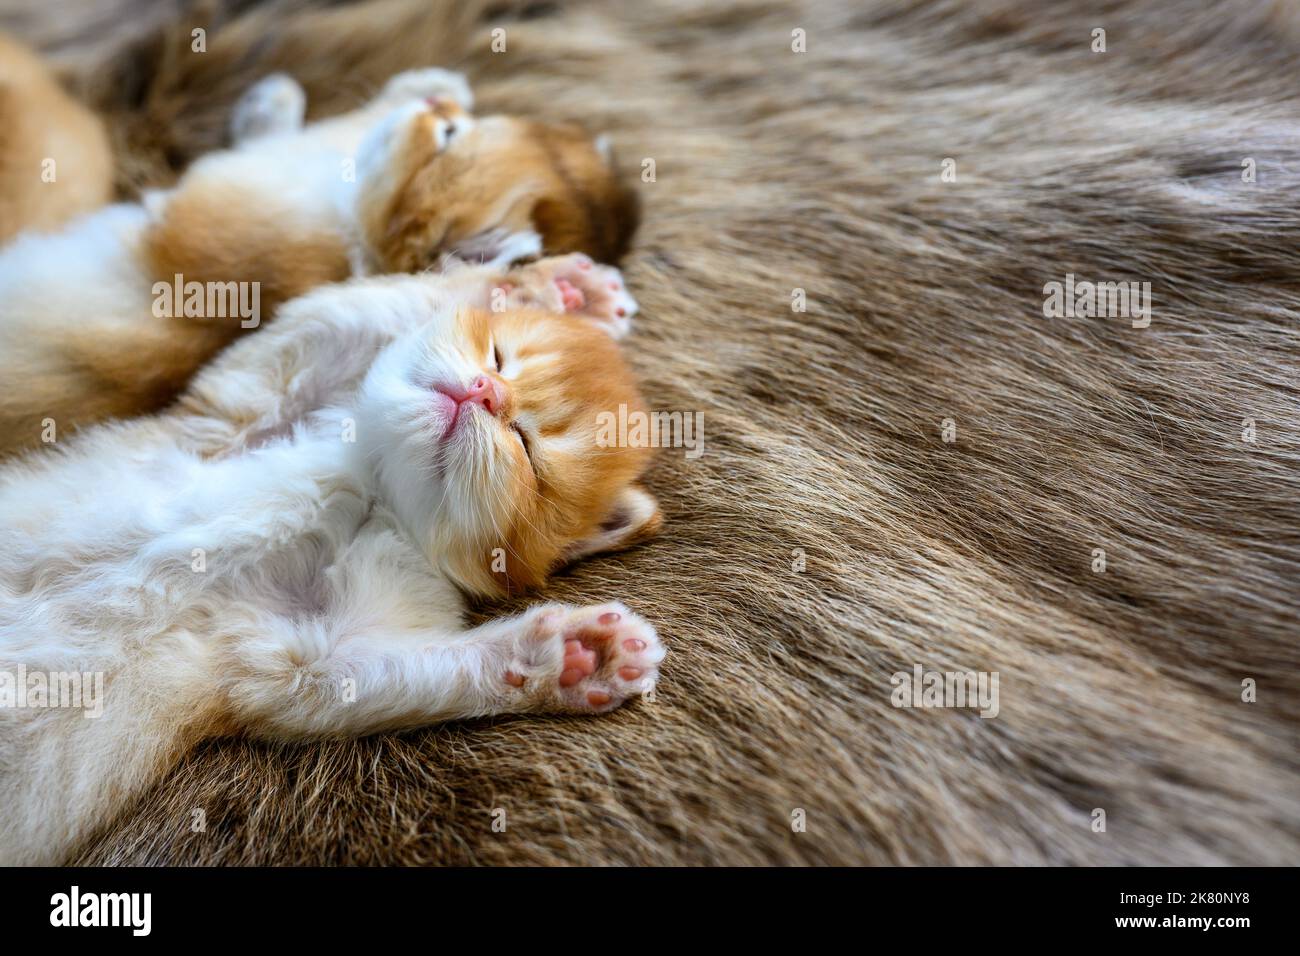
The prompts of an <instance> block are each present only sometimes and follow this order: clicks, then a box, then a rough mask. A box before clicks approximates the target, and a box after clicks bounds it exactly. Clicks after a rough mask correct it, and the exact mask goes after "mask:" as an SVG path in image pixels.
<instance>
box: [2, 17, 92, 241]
mask: <svg viewBox="0 0 1300 956" xmlns="http://www.w3.org/2000/svg"><path fill="white" fill-rule="evenodd" d="M49 160H53V162H54V166H53V172H54V178H53V180H52V181H49V182H47V181H45V179H43V178H42V173H43V172H44V170H45V167H44V165H43V164H45V163H46V162H47V161H49ZM112 189H113V162H112V154H111V152H110V150H109V143H108V135H107V133H106V132H105V131H104V127H103V124H102V123H101V122H100V120H99V119H98V118H97V117H96V116H95V115H94V114H93V113H91V112H90V111H89V110H87V109H86V108H85V107H83V106H82V105H81V104H79V103H77V102H76V101H75V100H73V99H72V98H71V97H70V96H68V94H67V93H65V92H64V91H63V89H62V88H61V87H60V86H59V85H58V83H57V82H55V80H54V77H53V76H52V75H51V74H50V72H49V70H48V69H46V67H45V66H44V64H43V63H42V62H41V61H40V60H39V59H38V58H37V57H36V56H35V55H33V54H32V53H31V52H29V51H28V50H27V49H26V48H25V47H23V46H21V45H19V44H18V43H16V42H15V41H13V40H12V39H10V38H8V37H6V36H4V35H2V34H0V243H4V242H7V241H8V240H9V239H10V238H12V237H13V236H14V235H15V234H16V233H17V232H18V231H19V230H21V229H25V228H29V229H41V230H45V229H53V228H55V227H56V226H59V225H61V224H62V223H64V222H66V221H67V220H69V219H71V218H73V217H74V216H77V215H80V214H81V213H84V212H88V211H90V210H92V209H95V208H98V207H99V206H102V205H104V204H105V203H106V202H108V201H109V199H110V198H111V196H112Z"/></svg>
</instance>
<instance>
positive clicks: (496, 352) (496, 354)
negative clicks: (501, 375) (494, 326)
mask: <svg viewBox="0 0 1300 956" xmlns="http://www.w3.org/2000/svg"><path fill="white" fill-rule="evenodd" d="M492 361H493V362H494V363H495V364H494V365H493V366H492V371H494V372H500V371H501V349H499V348H497V344H496V343H495V342H493V343H492Z"/></svg>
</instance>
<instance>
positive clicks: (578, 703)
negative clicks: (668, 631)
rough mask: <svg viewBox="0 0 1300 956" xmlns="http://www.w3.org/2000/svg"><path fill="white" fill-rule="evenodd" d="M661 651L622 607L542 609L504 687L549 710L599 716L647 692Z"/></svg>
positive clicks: (652, 634) (646, 628) (505, 677)
mask: <svg viewBox="0 0 1300 956" xmlns="http://www.w3.org/2000/svg"><path fill="white" fill-rule="evenodd" d="M664 654H665V651H664V647H663V645H662V644H660V643H659V637H658V635H656V634H655V630H654V628H653V627H651V626H650V624H649V623H648V622H647V621H645V620H644V619H643V618H641V617H638V616H637V615H636V614H633V613H632V612H631V611H629V610H628V609H627V608H626V607H624V606H623V605H622V604H618V603H611V604H598V605H595V606H593V607H581V608H571V607H547V608H542V609H541V610H540V611H539V612H538V613H537V616H536V618H535V619H534V620H533V621H532V623H531V625H530V629H529V633H528V634H527V636H526V637H525V638H524V642H523V646H521V648H520V653H519V659H518V660H517V661H515V662H514V663H513V664H511V665H510V667H509V668H508V669H507V670H506V671H505V673H504V674H503V675H502V679H503V680H504V682H505V683H506V684H507V685H508V686H510V687H513V688H515V689H516V690H518V691H520V692H521V693H524V694H527V695H529V696H532V697H534V698H535V699H536V700H537V702H538V704H539V705H540V706H542V707H543V708H544V709H548V710H562V711H569V712H574V713H587V714H590V713H596V714H601V713H605V712H606V711H609V710H613V709H614V708H615V707H617V706H619V705H620V704H621V703H623V702H624V701H625V700H627V699H628V698H629V697H633V696H635V695H637V694H644V693H647V692H648V691H650V690H651V689H652V688H653V687H654V685H655V681H656V680H657V679H658V677H659V662H660V661H662V660H663V659H664Z"/></svg>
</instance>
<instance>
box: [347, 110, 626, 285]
mask: <svg viewBox="0 0 1300 956" xmlns="http://www.w3.org/2000/svg"><path fill="white" fill-rule="evenodd" d="M358 181H359V184H360V186H359V197H358V206H357V212H358V218H359V219H360V222H361V227H362V233H363V236H364V239H365V242H366V246H367V249H368V252H369V254H370V256H371V258H372V259H373V260H374V264H375V267H376V271H379V272H415V271H418V270H420V269H423V268H426V267H427V266H430V265H432V264H435V263H436V262H437V261H438V259H439V257H440V256H442V255H443V254H447V253H450V254H455V255H458V256H459V257H460V258H463V259H465V260H467V261H488V260H493V259H495V258H497V256H498V254H499V253H501V252H502V251H504V249H505V243H506V242H507V241H508V240H510V239H511V238H512V237H518V236H521V235H532V234H535V236H536V237H540V248H534V249H532V250H531V251H532V252H533V253H534V254H536V253H541V252H543V251H545V253H546V254H548V255H555V254H559V253H564V252H585V253H587V254H588V255H590V256H592V257H593V258H595V259H598V260H603V261H613V260H615V259H617V258H618V256H620V255H621V254H622V253H623V251H624V246H625V245H626V243H627V240H628V237H629V236H630V234H631V231H632V229H633V227H634V226H635V224H636V218H637V204H636V197H635V194H634V193H633V192H632V191H631V190H629V189H628V188H627V187H626V186H625V185H623V184H622V183H621V182H620V180H619V178H618V176H617V174H616V171H615V168H614V164H613V162H612V159H611V157H610V154H609V149H608V147H607V146H605V145H604V142H603V140H593V139H592V138H591V137H590V136H589V135H588V134H587V133H586V131H584V130H583V129H582V128H581V127H579V126H576V125H553V124H547V123H539V122H533V121H530V120H523V119H519V118H516V117H510V116H488V117H483V118H479V119H476V118H474V117H472V116H470V115H468V114H467V113H465V112H464V111H463V110H461V109H460V107H458V106H457V105H456V104H454V103H452V102H451V101H450V100H446V99H437V98H435V99H433V100H429V101H419V102H415V103H411V104H408V105H406V106H404V107H402V108H400V109H398V110H396V111H394V112H393V113H392V114H390V115H389V116H388V117H387V118H386V119H385V120H384V122H383V123H382V124H381V125H380V127H379V128H378V129H376V130H374V131H373V132H372V133H371V135H370V136H369V137H368V138H367V141H366V143H365V144H364V145H363V146H362V148H361V152H360V167H359V177H358Z"/></svg>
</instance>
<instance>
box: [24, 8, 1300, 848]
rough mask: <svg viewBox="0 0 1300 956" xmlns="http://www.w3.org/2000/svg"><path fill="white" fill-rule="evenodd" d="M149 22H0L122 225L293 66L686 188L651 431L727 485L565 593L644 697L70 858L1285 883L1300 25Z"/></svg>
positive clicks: (737, 12) (406, 757)
mask: <svg viewBox="0 0 1300 956" xmlns="http://www.w3.org/2000/svg"><path fill="white" fill-rule="evenodd" d="M131 5H132V4H131V3H129V2H125V0H119V7H120V8H121V9H119V10H118V11H116V14H115V15H110V14H109V13H106V12H105V8H107V7H111V6H112V4H111V3H109V4H105V3H99V4H95V5H94V10H95V14H94V16H87V17H84V18H81V19H78V18H77V16H76V15H75V6H76V5H75V4H74V5H72V6H71V7H70V6H68V5H60V6H58V7H57V8H47V9H46V12H45V13H43V14H36V13H32V12H29V13H25V14H21V15H13V16H9V17H6V18H3V20H0V26H3V27H5V28H8V29H12V30H14V31H15V32H17V33H19V34H20V35H21V36H24V37H25V38H27V39H29V40H30V41H33V42H37V43H41V44H43V45H44V46H45V47H46V48H47V50H49V51H51V52H53V53H55V54H56V55H57V56H58V59H59V62H60V63H61V64H62V65H63V66H64V67H65V68H66V69H67V70H68V71H69V76H70V78H71V79H72V80H73V82H74V86H75V88H77V89H78V90H79V91H80V92H81V93H82V94H83V95H84V96H85V97H86V98H87V99H88V100H89V101H90V102H92V103H93V104H94V105H96V106H98V107H99V108H101V109H103V110H105V111H106V113H107V114H108V115H109V117H110V120H111V124H112V129H113V133H114V136H115V141H116V143H117V146H118V149H119V153H120V156H119V159H120V162H121V163H122V175H121V180H122V185H123V187H124V188H131V187H133V186H138V185H141V184H145V183H155V182H162V181H166V180H167V179H168V178H169V177H172V176H174V175H175V172H176V170H177V168H179V167H181V166H183V165H184V164H185V163H186V162H188V161H189V160H191V159H193V158H194V157H195V156H197V155H199V154H200V153H202V152H203V151H204V150H206V149H210V148H212V147H213V146H215V145H217V144H218V142H219V137H220V133H221V130H222V129H223V124H224V121H225V117H226V114H227V112H228V110H229V107H230V104H231V102H232V101H233V100H234V98H235V97H236V96H237V95H238V93H239V92H240V91H241V90H242V89H243V88H245V87H246V86H247V85H248V84H249V83H250V82H252V81H253V80H255V79H257V78H258V77H259V76H261V75H263V74H265V73H268V72H271V71H273V70H285V71H288V72H290V73H293V74H294V75H295V76H297V77H298V78H299V79H300V80H302V81H303V83H304V85H305V86H306V87H307V90H308V93H309V95H310V102H311V103H312V104H313V108H315V109H317V110H320V111H336V110H342V109H344V108H346V107H348V106H351V105H354V104H355V103H356V102H357V101H358V100H359V99H360V98H361V97H363V96H364V95H365V94H366V92H368V91H369V90H372V89H374V88H375V87H376V86H378V84H380V83H381V82H382V81H383V79H384V78H385V77H386V76H388V75H389V74H391V73H392V72H395V71H397V70H400V69H405V68H408V67H413V66H419V65H425V64H438V65H443V66H449V67H453V68H460V69H464V70H465V71H466V72H467V73H468V74H469V78H470V81H471V83H472V84H473V85H474V87H475V91H476V94H477V96H478V101H479V111H480V112H482V113H487V112H492V111H498V110H509V111H512V112H521V113H525V114H532V115H537V116H539V117H543V118H546V119H554V120H571V119H573V120H581V121H583V122H585V123H586V124H588V125H589V126H591V127H592V128H594V129H596V130H602V129H603V130H606V131H608V132H609V133H611V134H612V137H613V142H614V146H615V150H616V152H617V153H618V154H619V155H620V156H621V157H622V158H623V160H624V161H625V163H626V164H627V165H629V166H630V167H631V168H632V169H633V170H635V169H636V168H637V167H638V166H639V163H640V160H641V159H642V158H644V157H652V158H654V159H655V160H656V165H657V181H656V182H653V183H640V184H639V188H640V191H641V198H642V200H643V205H644V218H643V224H642V227H641V231H640V233H639V234H638V236H637V237H636V239H635V240H634V243H633V247H632V251H631V253H630V255H629V256H628V258H627V259H626V260H625V262H624V265H625V269H626V275H627V277H628V281H629V284H630V287H631V289H632V291H633V292H634V294H635V295H636V296H637V298H638V299H639V300H640V301H641V303H642V306H643V312H642V315H641V316H640V318H639V319H638V325H637V328H636V329H635V331H634V332H633V334H632V335H631V336H630V337H629V338H628V339H627V340H626V344H627V347H628V349H629V350H630V355H631V360H632V361H633V363H634V364H635V365H636V367H637V368H638V369H639V371H640V372H641V374H642V376H643V381H644V385H645V391H646V394H647V398H648V400H649V402H650V404H651V405H652V407H654V408H659V409H668V410H689V411H695V410H699V411H703V412H704V414H705V421H706V430H705V438H706V449H705V452H704V454H703V455H702V456H701V457H698V458H695V459H687V458H686V457H685V456H684V454H683V453H682V451H681V450H680V449H678V450H671V449H670V450H667V451H664V452H662V453H661V454H660V455H659V458H658V460H657V463H656V466H655V467H654V469H653V470H652V472H651V475H650V478H649V484H650V485H651V487H653V488H654V489H655V491H656V492H657V493H658V494H659V496H660V498H661V501H662V504H663V506H664V511H665V517H666V524H665V529H664V532H663V534H662V535H661V536H660V537H659V538H658V539H657V540H655V541H654V542H652V543H650V544H648V545H646V546H645V547H642V548H641V549H639V550H637V551H634V552H631V553H629V554H627V555H625V556H622V557H619V558H602V559H596V560H592V561H590V562H588V563H586V564H584V565H581V566H579V567H578V568H576V569H575V570H574V571H573V572H572V573H571V574H568V575H567V576H564V577H562V578H560V579H559V580H557V581H556V582H555V584H554V586H553V587H552V588H550V589H549V592H548V596H553V597H556V598H560V599H564V600H575V601H592V600H599V599H603V598H609V597H618V598H621V599H623V600H625V601H626V603H627V604H628V605H629V606H630V607H632V608H634V609H635V610H638V611H640V612H642V613H643V614H645V616H646V617H648V618H649V619H650V620H651V621H652V622H653V623H654V624H655V626H656V627H657V628H658V629H659V632H660V634H661V635H662V636H663V637H664V639H665V642H666V643H667V645H668V647H669V649H670V652H669V657H668V660H667V661H666V663H665V667H664V670H663V676H662V680H661V682H660V685H659V689H658V693H657V696H656V699H655V700H654V701H653V702H642V703H639V704H636V705H633V706H631V707H628V708H624V709H623V710H621V711H619V712H617V713H614V714H612V715H609V716H604V717H599V718H572V719H569V718H560V719H556V718H549V717H548V718H537V719H532V718H527V719H502V720H497V721H492V722H484V723H476V724H459V725H450V726H442V727H436V728H432V729H430V730H427V731H424V732H420V733H416V734H412V735H408V736H405V737H393V736H386V737H378V738H372V739H368V740H363V741H361V742H357V743H339V744H330V745H322V746H312V747H302V748H293V749H275V748H268V747H265V746H259V745H256V744H251V743H243V742H237V741H229V742H221V743H218V744H213V745H209V746H205V747H204V748H202V749H201V750H200V751H198V752H196V753H194V754H193V755H192V756H191V758H190V759H189V760H188V761H187V762H186V763H185V765H184V766H183V767H182V768H181V769H179V770H178V771H177V772H176V773H174V774H173V775H172V776H171V777H170V778H169V779H168V780H167V781H166V782H165V783H163V784H162V785H161V786H159V787H158V788H157V789H156V790H154V791H153V792H152V793H150V794H149V795H148V796H147V797H146V798H144V799H142V800H141V801H139V803H138V804H137V805H136V806H135V807H134V808H133V809H132V810H130V811H129V812H128V813H126V814H125V815H124V816H123V817H122V818H121V819H119V820H118V821H117V822H116V823H115V824H114V825H113V826H111V827H109V828H108V829H106V830H104V831H103V832H101V833H100V834H99V835H98V836H97V838H95V839H94V840H92V841H91V842H89V843H88V844H87V845H85V846H84V847H83V848H82V849H81V850H80V852H78V853H77V854H76V856H75V859H76V860H77V861H80V862H85V863H109V862H119V863H128V862H130V863H146V862H160V863H161V862H166V863H495V864H501V863H512V864H518V863H534V864H536V863H679V864H680V863H688V864H689V863H737V864H738V863H954V862H956V863H984V862H996V863H1066V862H1068V863H1109V864H1124V863H1143V862H1145V863H1154V862H1161V863H1193V864H1198V863H1245V864H1250V863H1264V862H1270V863H1287V862H1294V861H1295V860H1296V858H1297V849H1298V848H1300V833H1298V830H1300V806H1298V803H1297V794H1300V787H1298V786H1297V772H1296V771H1297V766H1296V763H1297V761H1296V744H1297V735H1296V728H1297V725H1298V724H1300V712H1298V711H1300V708H1298V704H1300V689H1298V688H1300V683H1298V682H1297V667H1296V664H1297V657H1298V656H1300V653H1298V652H1297V648H1296V646H1295V642H1296V632H1297V626H1298V625H1297V621H1298V619H1300V583H1298V582H1300V567H1298V566H1297V565H1298V564H1300V562H1298V560H1297V558H1298V557H1300V533H1298V532H1297V518H1296V515H1297V510H1298V509H1300V505H1298V504H1297V500H1298V498H1300V467H1298V466H1300V440H1298V439H1297V427H1298V420H1300V416H1298V415H1297V396H1298V394H1300V389H1298V386H1300V375H1298V374H1297V315H1298V314H1300V312H1298V310H1300V284H1298V283H1297V280H1296V277H1297V275H1300V245H1298V244H1297V232H1300V229H1298V228H1297V227H1298V226H1300V214H1297V212H1296V202H1295V199H1296V195H1297V191H1296V189H1297V185H1300V172H1297V170H1300V163H1298V162H1297V160H1296V157H1295V152H1294V149H1295V147H1294V144H1295V143H1296V142H1297V137H1298V136H1300V123H1298V122H1297V115H1298V111H1300V85H1297V84H1296V82H1295V75H1296V69H1295V67H1296V65H1297V59H1298V57H1297V53H1298V52H1300V32H1298V27H1297V20H1296V19H1295V18H1294V17H1290V16H1287V15H1286V14H1285V13H1284V11H1283V8H1281V7H1280V6H1279V5H1276V4H1273V3H1264V2H1237V3H1225V4H1222V5H1217V6H1215V8H1214V10H1213V12H1212V13H1210V12H1206V10H1205V6H1206V5H1205V4H1203V3H1202V2H1199V0H1186V2H1176V0H1152V2H1149V3H1132V4H1102V5H1100V6H1097V5H1094V9H1093V10H1092V11H1090V12H1089V13H1087V14H1086V15H1084V14H1080V13H1077V12H1076V7H1077V5H1076V4H1073V3H1070V2H1068V0H1061V2H1026V0H995V2H942V0H911V2H886V3H872V4H853V3H807V4H787V3H776V2H771V3H767V2H736V0H732V2H711V3H708V4H702V3H701V4H697V3H671V2H655V3H646V2H643V0H635V2H633V0H628V2H619V3H599V4H597V3H591V4H567V3H564V4H531V5H526V6H524V5H512V4H499V3H498V4H483V3H474V2H470V3H452V2H450V0H447V2H431V0H411V2H407V0H380V2H377V3H371V4H368V5H367V6H366V7H333V6H330V7H319V8H317V7H311V6H308V5H305V4H301V3H293V4H289V3H285V4H267V5H261V6H256V7H253V6H252V5H250V4H245V3H234V4H230V5H229V6H228V7H223V6H221V5H219V4H216V5H214V4H208V5H203V6H195V7H183V6H181V5H175V4H174V5H171V6H170V7H169V6H167V5H163V6H160V7H154V6H151V5H150V6H148V9H147V10H142V11H140V12H139V14H138V16H137V17H135V18H132V17H129V16H127V15H126V13H125V12H124V11H125V10H126V9H127V8H129V7H130V6H131ZM141 6H146V5H143V4H142V5H141ZM33 9H35V8H33ZM88 9H89V6H88ZM104 23H116V24H118V25H119V26H118V27H117V29H115V30H112V31H108V32H104V31H103V24H104ZM195 26H204V27H206V29H207V30H208V38H207V49H208V52H207V53H206V54H193V53H191V52H190V30H191V29H192V28H194V27H195ZM497 26H501V27H504V28H505V29H506V31H507V37H508V49H507V52H504V53H493V52H491V50H490V42H491V33H490V31H491V30H492V28H493V27H497ZM1098 26H1100V27H1104V28H1105V29H1106V30H1107V47H1108V52H1106V53H1104V54H1098V53H1093V52H1092V50H1091V48H1090V44H1091V31H1092V29H1093V28H1095V27H1098ZM795 28H802V29H804V30H806V31H807V38H808V39H807V49H808V52H806V53H804V54H795V53H792V52H791V50H790V42H791V39H790V35H791V30H793V29H795ZM949 157H951V158H953V159H955V160H956V163H957V174H958V178H957V182H955V183H945V182H941V180H940V172H941V163H942V161H943V160H944V159H945V158H949ZM1245 157H1252V158H1254V159H1255V160H1256V162H1257V168H1258V181H1257V182H1256V183H1253V184H1247V183H1243V182H1242V181H1241V176H1240V173H1241V161H1242V159H1243V158H1245ZM1067 273H1074V274H1076V275H1077V276H1079V277H1080V278H1087V279H1095V280H1103V281H1104V280H1111V281H1121V280H1133V281H1149V282H1151V283H1152V288H1153V293H1152V294H1153V304H1154V314H1153V319H1152V322H1151V326H1150V327H1149V328H1147V329H1134V328H1131V327H1130V324H1129V322H1128V321H1127V320H1124V319H1120V318H1110V319H1106V318H1101V319H1083V318H1079V319H1045V318H1044V317H1043V314H1042V303H1043V292H1042V289H1043V285H1044V284H1045V283H1047V282H1051V281H1063V280H1064V278H1065V276H1066V274H1067ZM796 287H798V288H802V289H805V290H806V292H807V297H808V308H807V312H805V313H798V312H793V311H792V310H791V307H790V303H791V290H792V289H794V288H796ZM944 419H952V420H953V421H954V422H955V423H956V426H957V440H956V442H954V443H951V444H949V443H945V442H943V441H942V440H941V436H940V429H941V423H942V421H943V420H944ZM1245 419H1251V420H1253V421H1254V423H1255V429H1256V441H1255V442H1253V443H1250V442H1245V441H1243V440H1242V432H1243V428H1244V427H1245V426H1244V425H1243V421H1244V420H1245ZM1094 548H1103V549H1104V550H1105V552H1106V555H1107V569H1106V571H1105V573H1102V574H1097V573H1094V572H1093V571H1092V569H1091V564H1092V560H1093V558H1092V551H1093V549H1094ZM796 550H801V551H802V553H803V554H804V556H805V559H806V569H805V570H804V571H802V572H799V571H795V570H793V562H794V560H795V552H796ZM917 663H919V664H922V665H924V666H925V667H927V668H934V669H942V670H949V669H957V668H961V669H975V670H992V671H997V672H998V673H999V674H1000V675H1001V712H1000V713H999V715H998V716H997V717H996V718H995V719H991V720H981V719H980V718H978V717H977V716H976V715H975V714H974V712H972V711H969V710H908V709H895V708H894V707H892V706H891V703H890V691H891V689H892V688H891V685H890V682H889V678H890V675H891V674H893V673H894V672H895V671H899V670H910V669H911V668H912V666H913V665H914V664H917ZM1245 678H1252V679H1254V680H1255V681H1256V682H1257V685H1258V701H1257V702H1255V703H1243V702H1242V700H1241V682H1242V680H1243V679H1245ZM199 808H202V809H204V810H205V811H206V816H207V821H208V822H207V828H206V831H205V832H202V833H193V832H191V830H190V821H191V819H192V811H193V810H195V809H199ZM496 808H501V809H504V810H505V811H506V820H507V822H508V827H507V829H506V830H505V831H504V832H494V829H493V826H492V823H493V819H494V816H493V811H494V809H496ZM797 808H801V809H803V810H804V811H806V814H807V832H804V833H796V832H792V829H791V814H792V812H793V811H795V810H796V809H797ZM1094 808H1103V809H1105V810H1106V813H1107V830H1106V832H1104V833H1097V832H1094V831H1093V829H1092V827H1091V823H1092V811H1093V809H1094ZM498 818H499V815H498Z"/></svg>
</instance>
